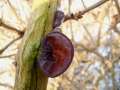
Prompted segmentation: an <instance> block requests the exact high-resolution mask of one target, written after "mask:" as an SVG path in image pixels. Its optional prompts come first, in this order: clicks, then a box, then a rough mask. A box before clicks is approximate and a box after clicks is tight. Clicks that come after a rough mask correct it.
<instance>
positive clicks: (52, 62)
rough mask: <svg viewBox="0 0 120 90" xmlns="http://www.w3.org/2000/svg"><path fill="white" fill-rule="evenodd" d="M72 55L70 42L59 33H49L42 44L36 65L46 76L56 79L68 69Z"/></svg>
mask: <svg viewBox="0 0 120 90" xmlns="http://www.w3.org/2000/svg"><path fill="white" fill-rule="evenodd" d="M73 54H74V49H73V45H72V43H71V41H70V40H69V39H68V38H67V37H66V36H65V35H64V34H62V33H60V32H51V33H49V34H48V35H47V36H46V37H45V38H44V40H43V42H42V52H41V54H40V57H39V58H38V64H39V66H40V68H41V70H42V71H43V72H44V73H45V74H46V75H47V76H49V77H56V76H58V75H60V74H62V73H63V72H64V71H65V70H66V69H67V68H68V67H69V65H70V64H71V62H72V59H73Z"/></svg>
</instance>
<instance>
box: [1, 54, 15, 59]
mask: <svg viewBox="0 0 120 90" xmlns="http://www.w3.org/2000/svg"><path fill="white" fill-rule="evenodd" d="M15 55H16V54H10V55H4V56H0V58H9V57H12V56H15Z"/></svg>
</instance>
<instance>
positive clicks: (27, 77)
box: [14, 0, 58, 90]
mask: <svg viewBox="0 0 120 90" xmlns="http://www.w3.org/2000/svg"><path fill="white" fill-rule="evenodd" d="M57 5H58V1H57V0H35V1H34V5H33V10H34V11H35V14H34V15H33V18H32V21H31V20H30V22H32V23H31V24H29V26H28V29H27V30H26V32H25V35H24V37H23V41H22V43H21V45H20V50H19V52H18V56H17V71H16V81H15V87H14V90H46V88H47V81H48V77H47V76H45V75H44V73H43V72H42V71H41V70H40V68H38V66H37V65H36V60H37V54H38V52H40V51H39V49H40V48H41V40H42V38H43V37H44V36H45V35H46V34H47V33H48V32H50V31H51V30H52V22H53V17H54V12H55V11H56V7H57ZM41 49H42V48H41Z"/></svg>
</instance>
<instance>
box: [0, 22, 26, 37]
mask: <svg viewBox="0 0 120 90" xmlns="http://www.w3.org/2000/svg"><path fill="white" fill-rule="evenodd" d="M0 26H3V27H5V28H7V29H8V30H12V31H15V32H16V33H18V34H19V35H23V34H24V30H23V31H20V30H17V29H16V28H14V27H11V26H9V25H7V24H5V23H3V22H1V24H0Z"/></svg>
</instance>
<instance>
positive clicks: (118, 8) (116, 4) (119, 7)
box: [114, 0, 120, 15]
mask: <svg viewBox="0 0 120 90" xmlns="http://www.w3.org/2000/svg"><path fill="white" fill-rule="evenodd" d="M114 2H115V6H116V8H117V11H118V14H119V15H120V6H119V2H118V0H114Z"/></svg>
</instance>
